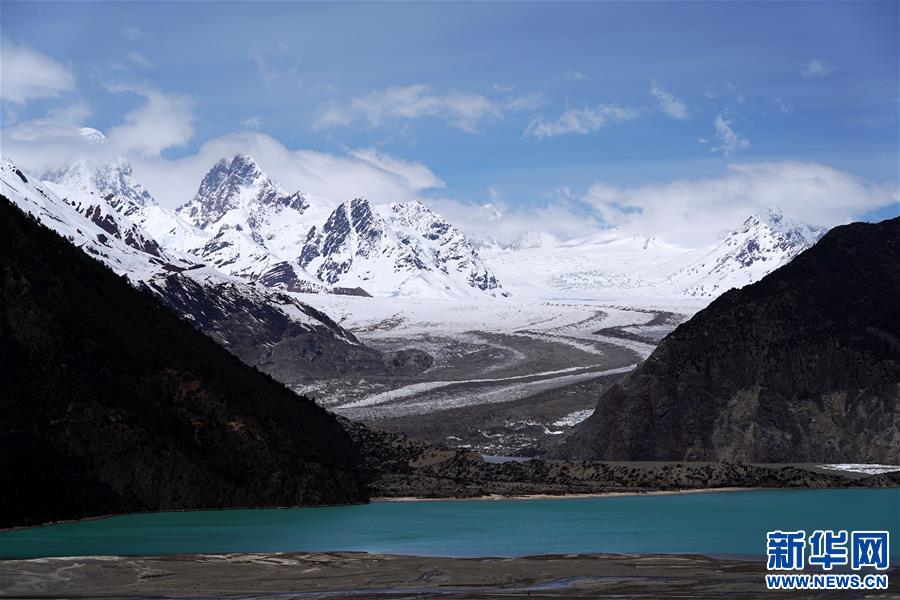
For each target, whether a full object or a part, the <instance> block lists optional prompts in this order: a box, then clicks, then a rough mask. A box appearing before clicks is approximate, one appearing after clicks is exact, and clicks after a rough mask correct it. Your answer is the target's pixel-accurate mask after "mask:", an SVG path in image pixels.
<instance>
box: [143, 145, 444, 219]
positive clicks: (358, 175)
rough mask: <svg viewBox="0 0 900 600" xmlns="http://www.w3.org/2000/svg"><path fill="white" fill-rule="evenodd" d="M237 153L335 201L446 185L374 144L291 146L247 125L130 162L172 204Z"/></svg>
mask: <svg viewBox="0 0 900 600" xmlns="http://www.w3.org/2000/svg"><path fill="white" fill-rule="evenodd" d="M238 153H247V154H249V155H251V156H253V157H254V158H255V159H256V160H257V162H258V163H259V165H260V167H262V169H263V170H264V171H265V172H266V173H267V174H268V175H269V176H270V177H271V178H272V179H274V180H275V181H277V182H278V183H279V184H280V185H281V186H282V187H283V188H284V189H286V190H288V191H295V190H301V191H303V192H306V193H308V194H312V195H314V196H318V197H320V198H324V199H327V200H329V201H331V202H332V203H333V204H334V205H335V206H336V205H337V204H339V203H340V202H343V201H345V200H349V199H352V198H355V197H357V196H365V197H367V198H369V199H370V200H372V201H374V202H376V203H385V202H402V201H406V200H412V199H414V198H419V194H420V192H422V191H424V190H427V189H439V188H442V187H444V185H445V184H444V182H443V181H442V180H441V179H440V178H439V177H437V176H436V175H435V174H434V173H432V172H431V170H430V169H428V167H426V166H425V165H423V164H421V163H418V162H413V161H405V160H402V159H399V158H396V157H393V156H390V155H388V154H384V153H381V152H378V151H376V150H372V149H356V150H352V151H350V152H347V153H346V154H331V153H327V152H318V151H315V150H309V149H296V150H291V149H289V148H287V147H285V146H284V144H282V143H281V142H279V141H278V140H276V139H274V138H272V137H270V136H268V135H265V134H263V133H258V132H251V131H247V132H242V133H235V134H230V135H226V136H223V137H219V138H216V139H213V140H210V141H208V142H206V143H205V144H203V145H202V146H201V147H200V149H199V151H198V152H197V154H195V155H192V156H187V157H184V158H180V159H177V160H167V159H164V158H162V157H141V156H135V157H134V158H132V163H133V165H134V169H135V173H136V174H137V176H138V177H140V179H141V181H142V182H144V185H145V186H146V187H147V189H148V190H150V192H151V193H152V194H153V195H154V196H155V197H156V198H157V199H158V200H159V201H160V203H161V204H163V205H165V206H170V207H175V206H178V205H180V204H182V203H184V202H186V201H188V200H190V199H191V197H192V196H193V195H194V193H196V191H197V186H199V184H200V180H201V179H202V178H203V176H204V175H205V174H206V172H207V171H208V170H209V169H210V168H211V167H212V166H213V165H214V164H215V163H216V161H218V160H219V159H221V158H225V157H231V156H234V155H235V154H238Z"/></svg>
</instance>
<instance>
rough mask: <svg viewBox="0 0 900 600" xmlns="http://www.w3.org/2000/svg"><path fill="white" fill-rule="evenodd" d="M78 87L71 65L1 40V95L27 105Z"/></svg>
mask: <svg viewBox="0 0 900 600" xmlns="http://www.w3.org/2000/svg"><path fill="white" fill-rule="evenodd" d="M74 87H75V76H74V75H73V73H72V70H71V69H69V68H68V67H66V66H64V65H62V64H60V63H58V62H56V61H55V60H53V59H52V58H50V57H49V56H46V55H45V54H41V53H40V52H35V51H34V50H32V49H30V48H28V47H26V46H23V45H19V44H16V43H15V42H12V41H11V40H8V39H6V38H2V39H0V98H3V99H4V100H6V101H8V102H12V103H14V104H25V103H26V102H28V101H29V100H34V99H36V98H52V97H56V96H59V95H60V94H61V93H62V92H67V91H69V90H71V89H73V88H74Z"/></svg>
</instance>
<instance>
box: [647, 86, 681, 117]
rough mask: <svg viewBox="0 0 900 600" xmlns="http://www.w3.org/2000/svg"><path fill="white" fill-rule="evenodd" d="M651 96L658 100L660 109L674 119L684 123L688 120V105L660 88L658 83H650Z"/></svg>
mask: <svg viewBox="0 0 900 600" xmlns="http://www.w3.org/2000/svg"><path fill="white" fill-rule="evenodd" d="M650 95H652V96H653V97H654V98H656V102H657V103H658V104H659V109H660V110H661V111H663V112H664V113H666V114H667V115H669V116H670V117H672V118H673V119H678V120H679V121H683V120H684V119H687V118H688V108H687V104H685V103H684V102H682V101H681V100H679V99H678V98H676V97H675V95H674V94H672V93H671V92H667V91H666V90H664V89H662V88H661V87H659V85H658V84H657V83H656V81H652V82H651V83H650Z"/></svg>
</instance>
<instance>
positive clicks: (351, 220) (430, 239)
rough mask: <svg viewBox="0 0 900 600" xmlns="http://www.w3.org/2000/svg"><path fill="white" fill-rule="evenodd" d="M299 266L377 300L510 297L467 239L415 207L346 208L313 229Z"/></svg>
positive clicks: (354, 203) (360, 202)
mask: <svg viewBox="0 0 900 600" xmlns="http://www.w3.org/2000/svg"><path fill="white" fill-rule="evenodd" d="M298 260H299V264H300V266H302V267H303V268H305V269H307V270H308V271H310V272H311V273H313V274H315V276H316V277H317V278H318V279H319V280H321V281H323V282H325V283H328V284H338V283H340V284H343V285H355V286H359V287H362V288H364V289H366V290H368V291H370V292H372V293H374V294H376V295H397V294H400V295H416V296H421V295H424V296H428V297H431V296H434V295H435V294H437V295H439V296H450V297H460V296H466V295H472V294H473V293H474V294H475V295H476V297H478V296H483V295H484V294H485V293H486V294H488V295H492V296H499V295H506V292H504V291H503V288H502V286H501V285H500V282H499V281H498V280H497V278H496V277H495V276H494V274H493V273H492V272H491V271H490V269H488V268H487V266H486V265H485V264H484V262H483V261H482V260H481V258H480V257H479V256H478V253H477V251H476V250H475V249H474V248H473V247H472V245H471V244H470V243H469V240H468V239H467V238H466V236H465V234H463V232H462V231H460V230H459V229H457V228H456V227H454V226H453V225H451V224H450V223H449V222H447V220H446V219H444V218H443V217H441V216H440V215H438V214H437V213H435V212H434V211H432V210H431V209H429V208H428V207H426V206H425V205H424V204H422V203H421V202H416V201H411V202H403V203H395V204H391V205H388V206H373V205H372V204H371V203H370V202H369V201H368V200H366V199H365V198H355V199H353V200H351V201H350V202H344V203H343V204H341V205H340V206H338V207H337V208H336V209H334V211H333V212H332V213H331V215H330V216H329V217H328V220H327V221H326V222H325V224H324V225H322V226H321V228H316V227H313V228H312V229H311V230H310V232H309V234H308V236H307V239H306V243H305V244H304V245H303V250H302V252H301V253H300V257H299V259H298Z"/></svg>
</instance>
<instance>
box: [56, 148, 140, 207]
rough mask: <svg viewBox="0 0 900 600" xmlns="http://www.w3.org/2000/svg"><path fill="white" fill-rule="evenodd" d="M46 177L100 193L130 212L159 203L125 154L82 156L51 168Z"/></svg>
mask: <svg viewBox="0 0 900 600" xmlns="http://www.w3.org/2000/svg"><path fill="white" fill-rule="evenodd" d="M42 179H43V180H44V181H49V182H51V183H56V184H59V185H63V186H65V187H67V188H70V189H73V190H77V191H81V192H88V193H91V194H97V195H98V196H100V197H102V198H103V199H104V200H106V201H107V202H108V203H109V205H110V206H112V207H113V208H114V209H115V210H117V211H118V212H121V213H122V214H124V215H126V216H131V215H133V214H134V213H136V212H137V211H139V210H141V209H144V208H147V207H149V206H155V205H156V200H155V199H154V198H153V196H151V195H150V192H148V191H147V190H146V189H144V186H143V185H141V183H140V182H139V181H138V180H137V178H136V177H135V176H134V169H132V167H131V163H129V162H128V160H126V159H125V158H123V157H119V158H117V159H115V160H112V161H101V162H94V161H91V160H88V159H79V160H76V161H75V162H72V163H70V164H68V165H66V166H64V167H62V168H60V169H56V170H51V171H48V172H47V173H45V174H44V176H43V177H42Z"/></svg>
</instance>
